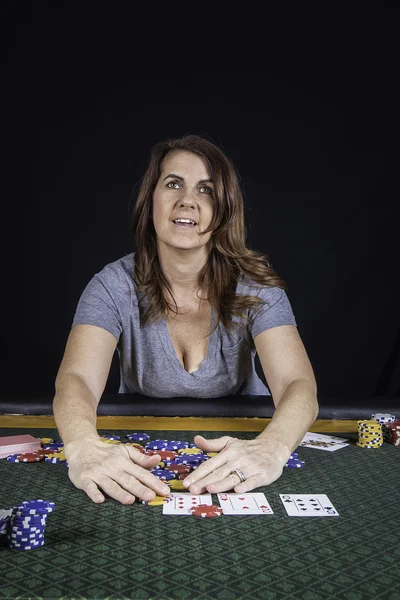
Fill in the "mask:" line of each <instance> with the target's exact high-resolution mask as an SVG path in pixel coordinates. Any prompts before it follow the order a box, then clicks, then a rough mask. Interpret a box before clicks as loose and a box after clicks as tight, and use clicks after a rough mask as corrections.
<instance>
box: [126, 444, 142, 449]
mask: <svg viewBox="0 0 400 600" xmlns="http://www.w3.org/2000/svg"><path fill="white" fill-rule="evenodd" d="M123 446H133V447H134V448H137V449H138V450H143V446H142V445H141V444H138V443H137V442H128V443H126V444H123Z"/></svg>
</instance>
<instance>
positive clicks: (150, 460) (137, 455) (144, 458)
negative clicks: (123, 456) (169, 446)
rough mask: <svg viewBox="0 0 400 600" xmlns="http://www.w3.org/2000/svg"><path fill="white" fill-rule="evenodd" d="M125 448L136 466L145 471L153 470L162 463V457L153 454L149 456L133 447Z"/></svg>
mask: <svg viewBox="0 0 400 600" xmlns="http://www.w3.org/2000/svg"><path fill="white" fill-rule="evenodd" d="M124 448H125V450H126V451H127V453H128V455H129V458H130V459H131V460H132V461H133V462H134V463H135V464H137V465H140V466H142V467H144V468H145V469H148V468H149V467H150V468H151V467H153V466H155V465H157V464H158V463H159V462H161V456H160V455H159V454H152V455H151V456H149V455H148V454H143V452H140V451H139V450H136V448H133V447H132V446H124Z"/></svg>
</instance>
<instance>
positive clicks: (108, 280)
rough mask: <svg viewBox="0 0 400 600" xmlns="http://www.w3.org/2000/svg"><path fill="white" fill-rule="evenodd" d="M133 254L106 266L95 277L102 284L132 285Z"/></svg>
mask: <svg viewBox="0 0 400 600" xmlns="http://www.w3.org/2000/svg"><path fill="white" fill-rule="evenodd" d="M134 254H135V253H134V252H132V253H131V254H127V255H126V256H123V257H122V258H119V259H118V260H115V261H113V262H110V263H108V264H106V265H105V266H104V267H103V268H102V269H101V271H99V272H98V273H96V277H97V278H98V279H100V280H101V281H102V282H103V283H104V284H109V285H113V284H118V285H123V284H125V285H129V284H133V276H132V275H133V267H134V261H135V257H134Z"/></svg>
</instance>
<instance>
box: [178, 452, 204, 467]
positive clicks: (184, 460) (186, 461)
mask: <svg viewBox="0 0 400 600" xmlns="http://www.w3.org/2000/svg"><path fill="white" fill-rule="evenodd" d="M199 462H200V460H199V457H198V455H197V454H186V455H182V456H177V457H176V458H175V461H174V463H175V464H177V465H182V464H183V465H192V464H197V463H199ZM171 464H172V463H171Z"/></svg>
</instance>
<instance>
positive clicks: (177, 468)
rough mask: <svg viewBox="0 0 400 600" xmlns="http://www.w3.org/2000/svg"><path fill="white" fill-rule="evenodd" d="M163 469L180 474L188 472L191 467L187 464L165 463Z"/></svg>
mask: <svg viewBox="0 0 400 600" xmlns="http://www.w3.org/2000/svg"><path fill="white" fill-rule="evenodd" d="M164 470H165V471H172V473H178V474H179V473H180V474H184V473H186V474H187V473H190V471H191V468H190V466H189V465H166V466H165V467H164Z"/></svg>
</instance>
